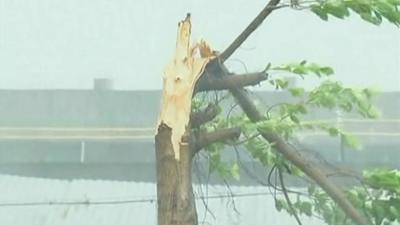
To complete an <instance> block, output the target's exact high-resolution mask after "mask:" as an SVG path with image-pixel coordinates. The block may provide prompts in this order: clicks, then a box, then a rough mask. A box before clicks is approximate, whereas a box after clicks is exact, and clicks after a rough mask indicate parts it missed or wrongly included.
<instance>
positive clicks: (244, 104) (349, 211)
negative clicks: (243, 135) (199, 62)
mask: <svg viewBox="0 0 400 225" xmlns="http://www.w3.org/2000/svg"><path fill="white" fill-rule="evenodd" d="M279 2H280V0H271V1H270V2H269V3H268V4H267V6H265V8H264V9H263V10H262V11H261V12H260V13H259V14H258V15H257V16H256V17H255V18H254V20H253V21H252V22H251V23H250V24H249V25H248V26H247V27H246V28H245V30H244V31H243V32H242V33H241V34H240V35H239V36H238V37H237V38H236V39H235V40H234V41H233V42H232V44H231V45H229V47H228V48H227V49H226V50H225V51H223V52H222V54H221V55H219V56H218V58H217V60H216V62H217V63H218V64H219V66H220V68H221V69H222V71H221V72H220V73H219V74H214V76H215V77H223V76H227V75H231V74H230V73H229V71H228V69H227V68H226V67H225V66H224V65H223V62H225V60H226V59H228V58H229V57H230V56H231V55H232V54H233V53H234V52H235V51H236V49H237V48H239V47H240V45H242V43H243V42H244V41H245V40H246V39H247V38H248V37H249V36H250V35H251V33H253V32H254V31H255V30H256V29H257V27H258V26H259V25H260V24H261V23H262V22H263V21H264V20H265V18H266V17H267V16H268V15H270V13H271V12H272V11H273V10H274V6H277V5H278V4H279ZM210 63H212V62H210ZM230 92H231V93H232V95H233V96H234V98H235V99H236V100H237V102H238V103H239V105H240V106H241V108H242V109H243V111H244V112H245V113H246V115H247V116H248V118H249V119H250V120H251V121H252V122H259V121H261V120H263V119H265V118H264V117H263V116H262V115H261V114H260V112H259V111H258V110H257V108H256V106H255V105H254V103H253V102H252V101H251V100H250V98H249V97H248V95H247V93H246V91H245V90H244V89H243V88H231V89H230ZM260 133H261V135H262V136H263V137H264V138H265V139H266V140H267V141H268V142H270V143H275V149H276V150H277V151H278V152H279V153H281V154H282V155H283V156H284V157H285V158H286V159H287V160H289V161H290V162H292V163H293V164H294V165H295V166H297V167H298V168H299V169H300V170H302V171H303V172H304V173H305V174H306V175H308V176H309V177H311V178H312V179H313V180H314V181H315V182H316V183H317V184H318V185H319V186H320V187H321V188H322V189H323V190H324V191H325V192H326V193H327V194H328V195H329V196H330V197H331V198H332V199H333V200H334V201H335V202H336V203H337V204H338V205H339V206H340V207H341V208H342V210H343V211H344V212H345V214H346V215H347V216H348V217H350V218H351V219H352V220H353V221H354V222H355V223H356V224H358V225H370V224H371V222H370V221H368V220H367V219H366V218H365V216H363V215H362V214H361V213H360V212H359V211H358V210H357V209H356V208H355V207H354V206H353V205H352V204H351V202H350V201H349V200H348V199H347V197H346V195H345V194H344V192H343V190H342V189H341V188H339V187H338V186H337V185H336V184H335V183H333V182H332V181H331V180H329V179H328V178H327V176H326V175H325V174H324V173H323V172H322V171H320V169H319V168H318V166H316V165H314V164H313V163H312V162H309V161H308V160H307V159H306V158H305V157H304V156H302V155H301V154H300V153H299V152H298V151H297V149H295V148H294V147H292V146H291V145H289V144H287V143H286V142H285V141H284V139H282V137H280V136H279V135H277V134H275V133H266V132H263V131H260Z"/></svg>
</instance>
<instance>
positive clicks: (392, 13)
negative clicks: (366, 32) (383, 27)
mask: <svg viewBox="0 0 400 225" xmlns="http://www.w3.org/2000/svg"><path fill="white" fill-rule="evenodd" d="M310 9H311V11H312V12H314V13H315V14H316V15H318V16H319V17H320V18H321V19H323V20H328V15H331V16H334V17H336V18H339V19H344V18H345V17H349V16H350V15H351V13H350V12H351V11H352V12H354V13H356V14H358V15H359V16H360V17H361V18H362V19H363V20H365V21H367V22H369V23H372V24H375V25H380V24H381V23H382V20H383V18H384V19H386V20H387V21H389V22H390V23H393V24H394V25H396V26H399V25H400V11H399V9H400V1H399V0H319V1H317V3H315V4H312V5H311V6H310Z"/></svg>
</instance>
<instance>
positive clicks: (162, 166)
mask: <svg viewBox="0 0 400 225" xmlns="http://www.w3.org/2000/svg"><path fill="white" fill-rule="evenodd" d="M190 32H191V23H190V15H189V14H188V15H187V17H186V19H185V20H183V21H181V22H180V23H179V24H178V35H177V42H176V49H175V55H174V58H173V60H172V61H171V63H170V64H168V66H167V68H166V69H165V71H164V78H163V91H162V103H161V110H160V116H159V122H158V129H157V134H156V136H155V143H156V164H157V170H156V171H157V207H158V209H157V215H158V216H157V219H158V225H197V214H196V207H195V200H194V195H193V190H192V178H191V168H192V167H191V163H192V154H193V151H192V149H193V147H192V145H193V144H192V141H190V138H189V137H190V114H191V101H192V97H193V93H194V87H195V85H196V83H197V81H198V79H199V78H200V76H201V75H202V74H203V71H204V68H205V66H206V65H207V63H208V62H209V61H210V60H211V59H212V58H214V55H212V54H211V50H210V48H209V47H208V45H207V44H206V43H205V42H200V43H199V44H196V45H194V46H191V45H190Z"/></svg>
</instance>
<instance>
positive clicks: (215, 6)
mask: <svg viewBox="0 0 400 225" xmlns="http://www.w3.org/2000/svg"><path fill="white" fill-rule="evenodd" d="M265 3H266V1H265V0H263V1H260V0H217V1H216V0H201V1H199V0H197V1H188V0H169V1H166V0H165V1H162V0H158V1H154V0H153V1H151V0H136V1H132V0H96V1H82V0H68V1H66V0H40V1H32V0H0V76H1V80H0V89H50V88H63V89H70V88H74V89H88V88H91V87H92V80H93V79H94V78H102V77H107V78H111V79H113V80H114V82H115V88H117V89H160V88H161V75H162V71H163V68H164V66H165V65H166V64H167V62H168V61H169V60H170V58H171V56H172V53H173V49H174V46H175V34H176V26H177V22H178V21H179V20H181V19H183V18H184V17H185V15H186V12H191V13H192V24H193V28H192V29H193V33H194V36H195V37H197V38H204V39H206V40H207V41H209V42H210V43H211V45H212V47H214V48H215V49H216V50H221V51H222V50H223V49H224V48H225V47H226V46H227V45H228V44H229V43H230V42H231V41H232V39H233V38H234V37H236V36H237V34H238V33H239V32H241V30H242V29H243V28H244V27H245V26H246V25H247V24H248V23H249V21H251V19H252V18H253V17H254V16H255V14H256V13H258V12H259V11H260V10H261V9H262V7H263V6H264V4H265ZM303 59H307V60H308V61H312V62H319V63H321V64H327V65H331V66H332V67H334V68H335V71H336V77H335V79H340V80H343V82H345V83H346V84H349V85H363V86H374V87H377V88H380V89H381V90H390V91H393V90H397V91H399V90H400V31H399V29H398V28H396V27H395V26H393V25H390V24H388V23H385V24H384V25H381V26H380V27H376V26H373V25H370V24H368V23H365V22H362V21H361V20H360V19H359V18H358V17H353V18H351V19H347V20H345V21H341V20H337V19H333V18H332V19H331V20H330V21H329V22H324V21H322V20H320V19H319V18H318V17H317V16H315V15H313V14H312V13H310V12H308V11H294V10H290V9H283V10H279V11H276V12H274V13H273V14H272V16H271V17H269V18H268V19H267V20H266V21H265V23H264V24H263V25H262V26H261V27H260V28H259V29H258V30H257V31H256V32H255V33H254V34H253V36H252V37H251V38H250V39H249V40H248V41H247V42H245V44H244V46H243V47H242V48H240V49H239V50H238V51H237V53H236V54H235V55H234V56H233V57H232V60H230V61H228V66H229V67H230V68H231V69H232V70H233V71H236V72H243V71H245V68H244V66H243V65H242V64H241V63H240V62H239V61H238V60H240V61H242V62H244V63H245V64H246V67H247V70H249V71H255V70H260V69H263V68H264V67H265V65H266V64H267V63H268V62H272V63H273V64H280V63H285V62H291V61H300V60H303ZM302 84H304V83H302ZM312 84H313V82H307V83H305V84H304V85H305V86H306V87H310V86H311V85H312ZM265 86H267V85H265ZM263 87H264V86H263Z"/></svg>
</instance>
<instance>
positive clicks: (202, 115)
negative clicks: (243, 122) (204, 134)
mask: <svg viewBox="0 0 400 225" xmlns="http://www.w3.org/2000/svg"><path fill="white" fill-rule="evenodd" d="M218 111H219V110H218V107H217V106H216V105H214V104H211V103H210V104H208V106H207V107H206V108H205V109H204V110H203V111H199V112H193V113H192V114H190V124H191V126H192V128H197V127H200V126H201V125H202V124H205V123H207V122H209V121H211V120H213V119H214V118H215V117H216V116H217V115H218Z"/></svg>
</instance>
